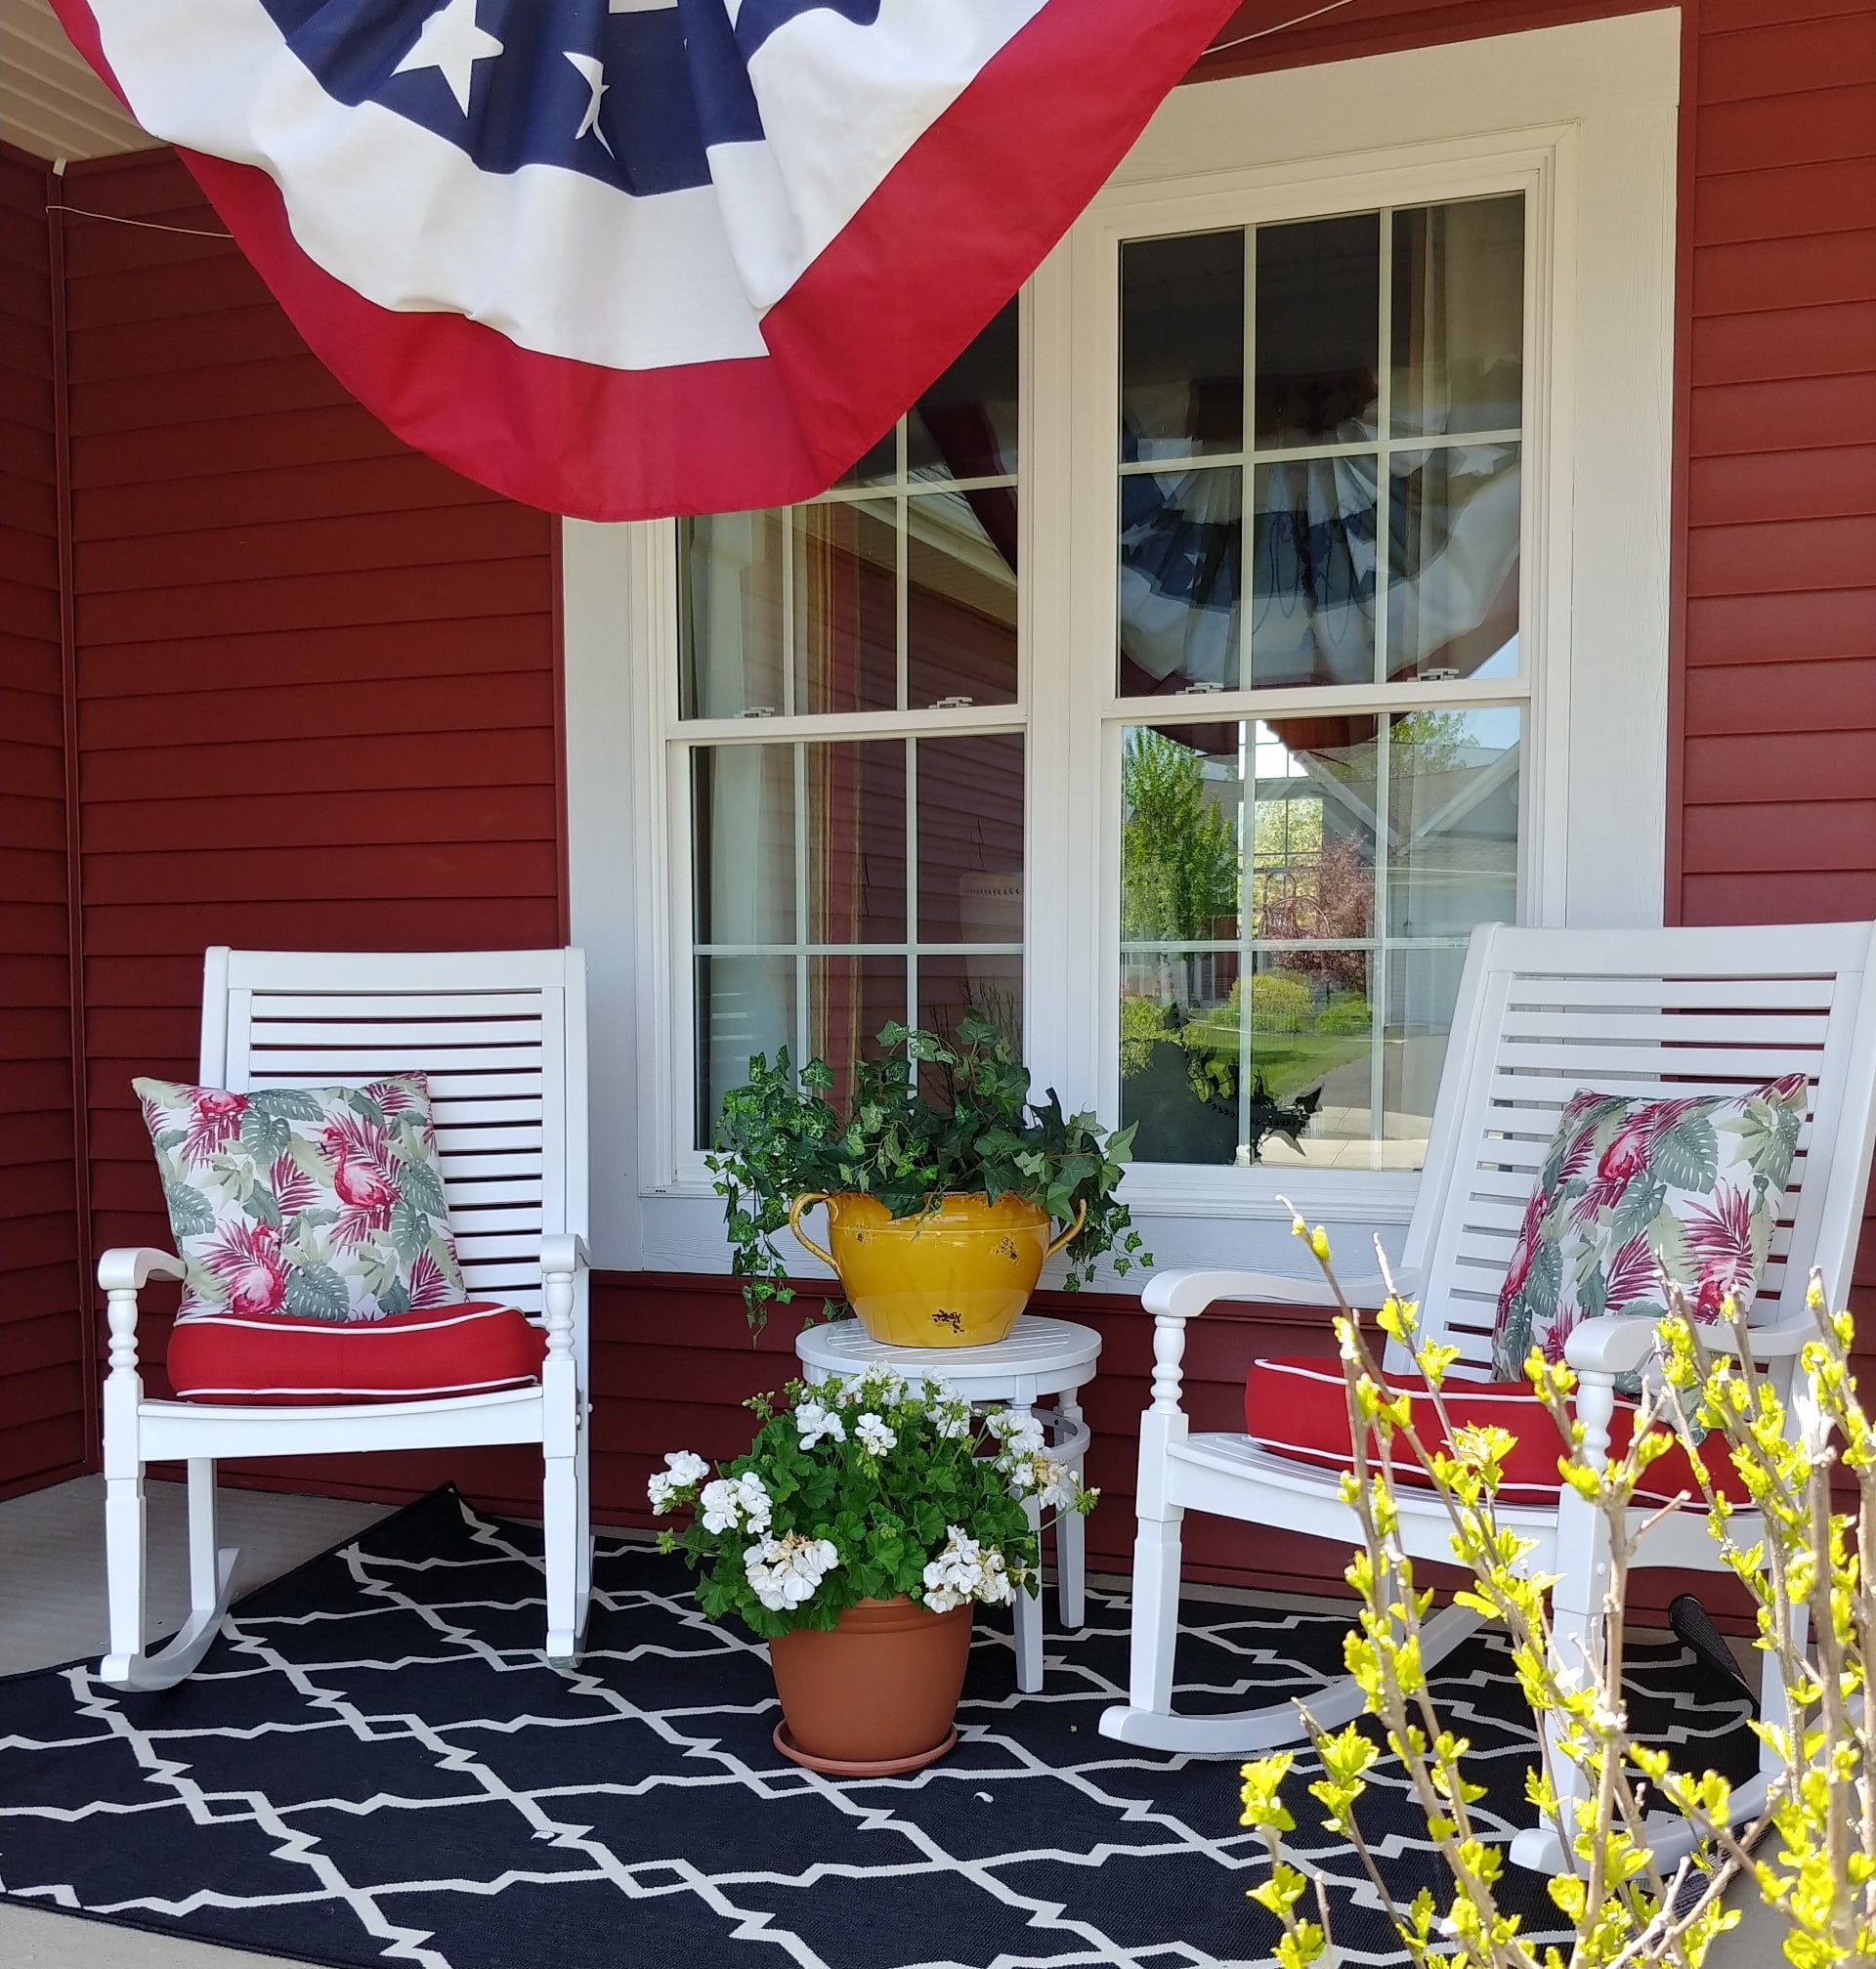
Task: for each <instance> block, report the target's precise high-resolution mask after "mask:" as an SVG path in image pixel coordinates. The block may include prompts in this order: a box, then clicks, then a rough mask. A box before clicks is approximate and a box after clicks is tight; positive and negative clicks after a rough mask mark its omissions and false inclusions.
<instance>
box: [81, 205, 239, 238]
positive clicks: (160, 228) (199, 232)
mask: <svg viewBox="0 0 1876 1969" xmlns="http://www.w3.org/2000/svg"><path fill="white" fill-rule="evenodd" d="M46 210H47V211H48V212H68V213H70V214H71V216H72V217H73V218H74V219H103V220H104V221H105V223H106V224H107V225H110V226H136V227H138V228H139V229H140V230H141V231H143V232H146V233H186V234H187V235H189V236H190V237H191V238H192V239H232V238H234V236H235V235H234V234H233V233H211V232H210V231H209V230H208V229H207V228H206V227H204V226H165V225H163V224H162V223H161V221H160V220H156V219H126V218H125V217H124V215H123V214H122V213H121V212H93V211H89V210H87V209H86V207H84V206H83V205H48V206H47V207H46Z"/></svg>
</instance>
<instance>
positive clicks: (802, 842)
mask: <svg viewBox="0 0 1876 1969" xmlns="http://www.w3.org/2000/svg"><path fill="white" fill-rule="evenodd" d="M789 749H790V750H791V751H792V752H793V753H794V1057H795V1060H796V1062H797V1064H798V1063H800V1062H803V1061H806V1060H809V1059H812V1058H813V1057H814V1054H813V1051H812V1049H811V1047H810V1027H811V1018H810V1014H809V1008H808V987H809V978H808V942H809V937H808V932H809V929H810V927H811V924H810V921H809V904H808V877H809V873H810V871H811V869H812V867H813V857H812V855H811V854H810V853H809V851H808V825H809V816H808V748H807V743H806V741H805V740H797V741H796V742H795V743H794V745H793V746H791V747H790V748H789Z"/></svg>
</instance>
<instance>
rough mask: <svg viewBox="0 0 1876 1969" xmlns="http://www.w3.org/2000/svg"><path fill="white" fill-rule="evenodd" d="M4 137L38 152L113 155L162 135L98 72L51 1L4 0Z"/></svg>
mask: <svg viewBox="0 0 1876 1969" xmlns="http://www.w3.org/2000/svg"><path fill="white" fill-rule="evenodd" d="M0 137H4V138H5V139H6V140H7V141H8V143H10V144H17V145H19V147H20V148H21V150H30V151H32V152H33V154H34V155H35V156H39V157H108V156H111V155H112V154H114V153H115V152H117V151H119V150H150V149H151V148H153V146H154V145H155V142H156V140H155V138H153V137H151V136H150V135H149V132H148V131H146V130H144V129H142V128H141V127H140V126H139V125H138V124H137V123H135V122H134V121H132V119H131V117H130V116H129V115H128V114H127V113H126V111H125V109H124V106H123V105H122V104H121V103H119V102H118V100H117V99H116V97H115V96H113V95H112V94H111V93H110V91H109V90H108V89H107V88H106V87H105V85H104V84H103V83H102V82H101V81H99V79H98V77H97V76H96V75H94V74H93V73H92V71H91V64H89V63H88V62H86V60H85V58H84V57H83V56H82V55H80V54H79V52H78V51H77V49H75V48H74V47H73V46H72V45H71V43H70V42H69V41H68V40H67V39H66V38H65V30H64V28H63V27H62V26H60V24H59V21H58V17H57V16H56V15H55V14H54V13H53V11H52V9H51V7H50V6H48V5H47V0H0Z"/></svg>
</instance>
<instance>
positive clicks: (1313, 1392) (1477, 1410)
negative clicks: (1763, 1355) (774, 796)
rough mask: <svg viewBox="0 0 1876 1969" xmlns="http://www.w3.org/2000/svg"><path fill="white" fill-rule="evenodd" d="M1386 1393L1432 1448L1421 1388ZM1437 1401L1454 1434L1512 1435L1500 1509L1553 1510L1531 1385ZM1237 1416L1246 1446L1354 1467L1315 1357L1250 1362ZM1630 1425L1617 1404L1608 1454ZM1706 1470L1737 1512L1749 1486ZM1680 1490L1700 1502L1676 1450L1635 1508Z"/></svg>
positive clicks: (1550, 1459) (1400, 1466)
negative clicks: (1406, 1408) (1488, 1428)
mask: <svg viewBox="0 0 1876 1969" xmlns="http://www.w3.org/2000/svg"><path fill="white" fill-rule="evenodd" d="M1388 1386H1389V1387H1390V1388H1394V1389H1401V1390H1405V1391H1406V1392H1408V1393H1409V1394H1414V1395H1419V1396H1421V1397H1422V1399H1421V1400H1420V1401H1417V1402H1416V1403H1415V1406H1414V1426H1415V1427H1416V1428H1417V1429H1419V1430H1421V1431H1422V1432H1423V1435H1422V1440H1423V1441H1426V1442H1427V1446H1428V1448H1429V1449H1430V1448H1431V1447H1432V1444H1431V1442H1430V1441H1429V1440H1428V1437H1427V1435H1426V1434H1425V1432H1427V1431H1428V1430H1430V1429H1431V1427H1432V1419H1433V1409H1432V1402H1431V1398H1430V1395H1429V1393H1428V1388H1427V1384H1426V1382H1425V1381H1423V1380H1422V1379H1421V1377H1420V1376H1419V1375H1417V1374H1408V1375H1404V1376H1403V1375H1390V1376H1388ZM1440 1393H1441V1395H1442V1396H1443V1397H1444V1399H1445V1403H1446V1413H1447V1415H1448V1417H1449V1418H1450V1420H1451V1421H1452V1423H1453V1425H1454V1427H1455V1428H1464V1427H1465V1426H1467V1425H1468V1424H1477V1425H1484V1424H1495V1425H1496V1426H1497V1427H1499V1428H1500V1429H1508V1430H1510V1431H1511V1433H1512V1434H1513V1435H1514V1436H1515V1437H1516V1438H1517V1441H1516V1444H1515V1446H1514V1448H1513V1450H1512V1452H1511V1454H1510V1455H1509V1456H1508V1457H1506V1459H1505V1476H1504V1480H1503V1481H1502V1482H1501V1483H1500V1485H1499V1487H1498V1494H1499V1497H1500V1499H1501V1500H1502V1501H1503V1502H1504V1503H1506V1504H1550V1503H1555V1502H1556V1493H1557V1489H1558V1486H1559V1482H1560V1479H1559V1478H1558V1477H1557V1474H1556V1461H1557V1458H1558V1457H1559V1456H1560V1455H1561V1454H1562V1452H1563V1443H1562V1439H1561V1438H1560V1437H1559V1436H1558V1434H1557V1433H1556V1423H1554V1422H1553V1421H1552V1420H1551V1418H1550V1414H1549V1412H1548V1411H1547V1410H1546V1408H1545V1407H1544V1404H1543V1403H1542V1402H1541V1401H1539V1400H1538V1398H1537V1391H1536V1390H1535V1389H1534V1388H1532V1386H1531V1385H1530V1383H1529V1382H1528V1381H1450V1380H1449V1381H1447V1382H1446V1383H1444V1384H1443V1386H1442V1387H1441V1389H1440ZM1244 1417H1245V1427H1246V1428H1247V1429H1248V1430H1249V1431H1250V1433H1251V1439H1252V1440H1253V1441H1254V1442H1256V1443H1258V1444H1259V1445H1260V1446H1261V1447H1262V1448H1264V1449H1268V1450H1270V1451H1272V1452H1273V1453H1274V1454H1276V1455H1278V1456H1285V1457H1290V1458H1292V1459H1293V1460H1294V1461H1296V1462H1299V1463H1313V1464H1320V1465H1321V1466H1323V1468H1325V1469H1328V1470H1337V1471H1342V1470H1346V1469H1347V1468H1348V1467H1349V1464H1350V1462H1351V1461H1352V1457H1351V1455H1350V1453H1349V1440H1348V1403H1347V1395H1346V1392H1345V1391H1344V1387H1343V1378H1342V1363H1341V1362H1340V1361H1339V1360H1330V1359H1324V1358H1323V1357H1322V1356H1321V1355H1319V1354H1318V1355H1311V1356H1309V1357H1307V1358H1302V1357H1290V1358H1286V1359H1282V1360H1259V1361H1258V1362H1256V1363H1255V1364H1254V1365H1253V1367H1252V1369H1251V1372H1250V1375H1249V1376H1248V1377H1247V1379H1246V1381H1245V1385H1244ZM1634 1417H1635V1404H1634V1403H1633V1402H1632V1401H1623V1400H1621V1399H1620V1398H1619V1397H1618V1399H1617V1401H1616V1412H1615V1420H1614V1422H1613V1424H1612V1425H1611V1427H1610V1430H1609V1440H1610V1446H1611V1448H1613V1449H1616V1450H1623V1449H1626V1448H1627V1447H1628V1442H1629V1432H1630V1430H1631V1429H1632V1427H1633V1426H1634ZM1446 1446H1447V1447H1449V1448H1450V1446H1451V1445H1450V1444H1447V1445H1446ZM1396 1447H1397V1453H1396V1458H1395V1464H1394V1476H1395V1478H1396V1480H1397V1481H1399V1482H1402V1483H1412V1484H1417V1485H1419V1486H1420V1487H1421V1488H1422V1489H1426V1488H1428V1487H1429V1486H1428V1478H1427V1474H1426V1472H1425V1471H1423V1470H1422V1469H1421V1467H1420V1465H1419V1464H1418V1463H1416V1462H1415V1461H1414V1458H1413V1453H1412V1451H1410V1450H1408V1449H1407V1448H1406V1447H1405V1446H1404V1445H1397V1446H1396ZM1705 1462H1706V1465H1707V1472H1708V1475H1709V1476H1710V1477H1712V1478H1713V1482H1714V1487H1715V1488H1716V1489H1717V1490H1719V1491H1720V1492H1721V1494H1722V1495H1723V1496H1725V1497H1728V1498H1730V1499H1731V1500H1732V1501H1733V1502H1734V1503H1736V1504H1737V1503H1743V1502H1745V1499H1746V1487H1745V1485H1744V1484H1743V1483H1742V1482H1741V1481H1740V1479H1739V1474H1738V1472H1737V1471H1735V1470H1734V1469H1733V1467H1732V1459H1731V1458H1730V1457H1728V1456H1727V1455H1726V1453H1725V1452H1724V1450H1722V1451H1719V1452H1718V1453H1716V1454H1715V1455H1712V1456H1709V1457H1707V1458H1706V1459H1705ZM1683 1491H1684V1492H1685V1493H1686V1494H1687V1496H1688V1497H1690V1498H1692V1499H1694V1500H1695V1501H1696V1502H1698V1501H1699V1499H1700V1487H1699V1485H1698V1484H1697V1483H1695V1482H1694V1480H1693V1472H1692V1470H1691V1468H1690V1467H1689V1466H1688V1463H1687V1453H1686V1451H1685V1449H1684V1448H1683V1447H1682V1445H1681V1444H1680V1443H1678V1442H1677V1443H1676V1444H1675V1445H1674V1447H1673V1448H1672V1449H1670V1450H1669V1451H1668V1452H1667V1453H1666V1455H1664V1456H1661V1457H1658V1458H1656V1460H1655V1461H1654V1462H1653V1463H1651V1464H1650V1465H1649V1466H1648V1468H1647V1470H1646V1471H1645V1472H1644V1473H1643V1475H1642V1482H1641V1485H1640V1486H1639V1487H1638V1489H1637V1491H1636V1500H1637V1502H1638V1503H1642V1504H1668V1503H1671V1502H1672V1501H1673V1499H1674V1498H1675V1497H1676V1496H1677V1495H1679V1494H1680V1493H1681V1492H1683Z"/></svg>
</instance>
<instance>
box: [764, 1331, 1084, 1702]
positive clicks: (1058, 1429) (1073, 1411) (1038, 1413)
mask: <svg viewBox="0 0 1876 1969" xmlns="http://www.w3.org/2000/svg"><path fill="white" fill-rule="evenodd" d="M794 1350H795V1352H796V1353H797V1354H798V1355H799V1356H800V1359H801V1368H802V1372H803V1374H804V1376H805V1377H806V1379H807V1380H808V1381H810V1382H821V1381H827V1380H829V1379H831V1377H833V1376H836V1375H848V1374H857V1373H859V1372H860V1371H861V1370H862V1369H863V1368H865V1367H868V1366H870V1365H871V1364H872V1363H873V1362H874V1361H883V1362H884V1363H885V1364H886V1365H887V1366H889V1367H890V1368H892V1369H893V1371H894V1372H895V1373H898V1374H905V1375H913V1374H922V1375H926V1376H928V1377H930V1379H932V1380H933V1381H944V1382H949V1383H950V1384H951V1386H952V1387H953V1388H955V1389H956V1390H957V1391H958V1392H959V1394H961V1395H965V1396H967V1397H968V1398H969V1399H970V1400H971V1401H972V1402H976V1403H985V1404H989V1403H995V1404H997V1405H998V1406H1001V1407H1006V1408H1023V1409H1027V1410H1029V1412H1030V1413H1031V1414H1032V1415H1034V1416H1035V1417H1036V1419H1037V1421H1039V1422H1040V1423H1041V1424H1042V1425H1043V1428H1044V1430H1045V1433H1046V1434H1047V1435H1048V1438H1049V1452H1050V1454H1051V1455H1052V1456H1054V1457H1055V1458H1056V1460H1057V1461H1058V1462H1061V1463H1065V1464H1067V1465H1068V1467H1069V1468H1070V1469H1071V1470H1072V1471H1074V1473H1075V1477H1076V1480H1077V1481H1078V1482H1079V1481H1080V1480H1081V1476H1082V1460H1083V1457H1084V1456H1085V1454H1086V1453H1087V1440H1088V1430H1087V1423H1086V1422H1084V1421H1083V1419H1082V1409H1081V1403H1080V1402H1079V1401H1078V1400H1077V1398H1076V1397H1077V1396H1078V1395H1079V1394H1080V1393H1081V1391H1082V1389H1083V1387H1084V1385H1085V1384H1086V1383H1087V1382H1089V1381H1091V1380H1092V1379H1093V1378H1094V1363H1095V1361H1096V1360H1097V1359H1098V1358H1099V1357H1100V1351H1101V1336H1100V1335H1099V1334H1098V1333H1096V1332H1095V1331H1094V1329H1093V1328H1092V1327H1091V1326H1076V1325H1075V1324H1074V1323H1073V1322H1072V1321H1069V1320H1066V1319H1044V1318H1041V1317H1040V1316H1038V1315H1036V1314H1033V1313H1027V1312H1026V1313H1024V1314H1023V1315H1022V1317H1021V1318H1020V1319H1018V1320H1017V1322H1016V1324H1015V1325H1014V1326H1013V1327H1011V1328H1010V1330H1009V1332H1008V1333H1007V1334H1006V1335H1005V1336H1004V1337H1003V1338H1002V1340H999V1341H994V1342H992V1344H991V1345H990V1346H988V1347H887V1346H885V1345H883V1344H882V1343H881V1342H879V1341H876V1340H873V1339H871V1338H870V1337H869V1336H868V1333H867V1330H866V1328H865V1327H863V1326H862V1325H861V1324H860V1322H859V1321H858V1320H857V1319H836V1320H831V1321H830V1322H829V1323H828V1324H827V1325H825V1326H809V1327H804V1328H803V1329H802V1330H801V1332H800V1334H799V1335H797V1337H796V1339H795V1343H794ZM1050 1399H1052V1404H1053V1405H1052V1406H1050V1407H1043V1406H1041V1405H1040V1404H1042V1403H1043V1402H1044V1401H1045V1400H1050ZM1029 1516H1030V1522H1031V1523H1032V1524H1039V1523H1040V1522H1041V1520H1042V1510H1041V1507H1040V1506H1039V1505H1038V1504H1037V1503H1036V1501H1035V1500H1034V1499H1033V1498H1032V1499H1031V1500H1030V1504H1029ZM1086 1546H1087V1541H1086V1533H1085V1527H1084V1521H1083V1519H1082V1515H1081V1513H1080V1512H1077V1511H1070V1512H1066V1513H1064V1514H1063V1516H1062V1518H1061V1519H1060V1520H1058V1521H1057V1523H1056V1526H1055V1592H1056V1600H1057V1605H1058V1606H1059V1609H1060V1612H1061V1620H1062V1625H1063V1626H1064V1627H1065V1628H1076V1627H1080V1626H1081V1624H1082V1622H1083V1620H1084V1619H1085V1618H1086V1617H1087V1615H1086V1602H1085V1585H1086V1560H1085V1553H1086ZM1016 1686H1017V1688H1018V1689H1020V1690H1021V1691H1023V1692H1024V1693H1025V1694H1034V1693H1035V1691H1037V1690H1039V1689H1040V1688H1041V1687H1042V1686H1043V1602H1042V1596H1041V1595H1040V1594H1037V1595H1035V1596H1033V1597H1032V1596H1031V1595H1030V1594H1028V1593H1024V1592H1018V1594H1017V1595H1016Z"/></svg>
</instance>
